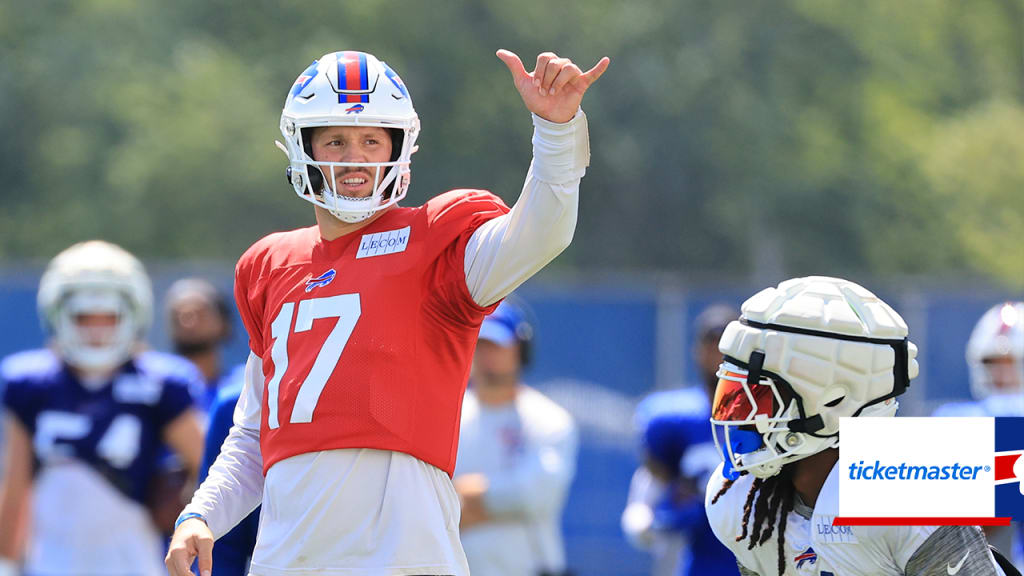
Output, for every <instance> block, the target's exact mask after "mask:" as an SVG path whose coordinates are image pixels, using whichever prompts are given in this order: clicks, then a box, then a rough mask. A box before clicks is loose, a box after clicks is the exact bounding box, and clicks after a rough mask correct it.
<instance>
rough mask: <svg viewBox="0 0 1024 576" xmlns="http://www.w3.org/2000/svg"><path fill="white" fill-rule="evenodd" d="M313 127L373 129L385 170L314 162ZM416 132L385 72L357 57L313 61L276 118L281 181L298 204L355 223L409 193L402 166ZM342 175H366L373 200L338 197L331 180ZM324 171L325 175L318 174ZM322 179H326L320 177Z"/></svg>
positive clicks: (401, 94) (404, 94)
mask: <svg viewBox="0 0 1024 576" xmlns="http://www.w3.org/2000/svg"><path fill="white" fill-rule="evenodd" d="M319 126H376V127H381V128H386V129H389V131H390V132H391V134H392V143H391V146H392V151H391V159H390V161H388V162H315V161H314V160H313V158H312V146H311V133H312V131H313V129H314V128H316V127H319ZM419 132H420V121H419V117H417V116H416V110H414V109H413V107H412V98H411V97H410V96H409V91H408V90H407V89H406V87H405V83H403V82H402V79H401V78H399V77H398V74H396V73H395V71H394V70H392V69H391V68H390V67H389V66H388V65H387V64H385V63H384V62H382V61H380V60H378V59H377V58H376V57H374V56H373V55H372V54H366V53H365V52H354V51H344V52H333V53H330V54H325V55H324V56H321V57H320V59H319V60H316V61H314V62H313V63H312V64H310V65H309V67H308V68H306V70H305V71H304V72H303V73H302V74H300V75H299V77H298V78H297V79H296V80H295V84H293V85H292V88H291V90H290V91H289V93H288V98H287V99H286V100H285V103H284V110H283V111H282V112H281V134H282V135H283V136H284V144H283V145H282V144H280V143H278V146H279V147H281V148H282V149H283V150H284V151H285V153H286V154H287V155H288V160H289V161H290V166H289V167H288V181H289V182H290V183H291V184H292V187H293V188H294V189H295V193H296V194H298V195H299V197H300V198H302V199H304V200H308V201H309V202H312V203H313V204H315V205H317V206H320V207H321V208H324V209H326V210H329V211H330V212H331V214H333V215H334V216H335V217H336V218H338V219H339V220H342V221H344V222H360V221H362V220H365V219H367V218H369V217H370V216H372V215H373V214H374V213H375V212H377V211H378V210H382V209H384V208H387V207H389V206H391V205H393V204H396V203H397V202H398V201H399V200H401V199H402V198H404V197H405V194H406V191H407V190H408V189H409V176H410V171H409V165H410V157H411V156H412V153H413V152H415V151H416V137H417V136H418V135H419ZM349 167H361V168H366V169H367V170H368V171H369V173H370V174H374V186H373V194H372V195H371V196H368V197H366V198H354V197H350V196H344V195H342V194H340V193H338V191H337V190H336V184H335V178H334V177H333V176H334V174H333V172H334V171H335V170H339V169H342V170H343V169H345V168H349ZM326 169H330V170H331V172H332V174H330V175H326V174H324V173H323V172H322V170H326ZM325 176H326V177H325Z"/></svg>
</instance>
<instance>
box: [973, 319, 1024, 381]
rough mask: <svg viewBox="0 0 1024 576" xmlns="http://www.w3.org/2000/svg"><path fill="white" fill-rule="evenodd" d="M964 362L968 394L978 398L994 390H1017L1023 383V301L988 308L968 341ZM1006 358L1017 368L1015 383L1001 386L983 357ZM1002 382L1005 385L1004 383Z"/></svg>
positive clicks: (988, 358) (986, 358)
mask: <svg viewBox="0 0 1024 576" xmlns="http://www.w3.org/2000/svg"><path fill="white" fill-rule="evenodd" d="M966 356H967V366H968V367H969V368H970V375H971V394H972V395H973V396H974V397H975V398H977V399H978V400H981V399H983V398H986V397H988V396H990V395H992V394H996V393H1008V392H1009V393H1019V392H1020V391H1021V390H1020V385H1021V383H1024V302H1005V303H1002V304H997V305H995V306H993V307H991V308H989V310H988V312H985V314H984V315H983V316H982V317H981V319H980V320H978V323H977V324H975V326H974V330H973V331H972V332H971V337H970V339H969V340H968V341H967V352H966ZM997 358H1008V359H1010V360H1011V361H1012V366H1011V367H1010V369H1011V370H1015V371H1016V376H1017V377H1018V379H1017V387H1016V388H1014V389H1009V390H1007V389H1003V387H1002V386H997V385H996V382H994V381H993V377H992V372H991V369H990V368H989V367H988V366H986V365H985V361H986V360H989V361H991V360H993V359H997ZM1004 386H1005V385H1004Z"/></svg>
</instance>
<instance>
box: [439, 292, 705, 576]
mask: <svg viewBox="0 0 1024 576" xmlns="http://www.w3.org/2000/svg"><path fill="white" fill-rule="evenodd" d="M532 338H533V327H532V326H531V324H530V323H529V322H528V321H527V320H526V317H525V316H524V314H523V309H522V307H521V306H519V305H517V304H515V303H513V302H511V301H509V300H506V301H505V302H503V303H502V304H501V305H500V306H498V308H497V309H496V310H495V311H494V312H493V313H492V314H490V315H489V316H487V317H486V318H485V319H484V321H483V324H481V326H480V337H479V340H478V342H477V346H476V352H475V353H474V355H473V368H472V374H471V377H470V388H469V389H468V390H467V392H466V397H465V400H464V402H463V406H462V426H461V429H460V439H459V457H458V462H457V464H456V466H455V477H454V479H453V482H454V484H455V491H456V492H457V493H458V495H459V500H460V502H461V504H462V520H461V529H462V546H463V548H464V549H465V551H466V558H467V559H468V560H469V568H470V571H471V573H472V574H473V576H514V575H516V576H518V575H529V576H535V575H536V576H540V575H547V576H556V575H562V574H566V562H565V549H564V546H563V543H562V529H561V517H562V508H563V506H564V505H565V500H566V497H567V495H568V492H569V485H570V484H571V483H572V479H573V475H574V474H575V471H576V453H577V449H578V444H579V439H578V434H577V431H576V425H575V423H574V422H573V419H572V416H570V415H569V413H568V412H566V411H565V410H564V409H563V408H562V407H561V406H559V405H557V404H555V403H554V402H553V401H551V400H550V399H548V398H547V397H546V396H544V395H543V394H541V393H540V392H538V391H537V390H534V389H533V388H530V387H529V386H526V385H525V384H523V383H522V379H521V375H522V370H523V368H524V367H526V366H528V365H529V362H530V353H531V346H532ZM705 424H706V422H705Z"/></svg>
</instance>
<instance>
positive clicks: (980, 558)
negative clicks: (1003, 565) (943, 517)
mask: <svg viewBox="0 0 1024 576" xmlns="http://www.w3.org/2000/svg"><path fill="white" fill-rule="evenodd" d="M958 566H959V568H958ZM954 571H955V572H954ZM947 573H950V574H952V573H959V574H971V575H972V576H1001V575H1002V573H1003V572H1002V570H1001V569H1000V568H999V566H998V565H997V564H996V560H995V558H993V557H992V553H991V552H989V549H988V543H987V542H986V541H985V535H984V534H983V533H982V532H981V528H978V527H977V526H942V527H940V528H938V529H937V530H935V531H934V532H932V534H931V535H930V536H928V539H927V540H925V541H924V543H923V544H921V546H919V547H918V548H917V550H915V551H914V552H913V555H912V556H911V557H910V560H909V561H908V562H907V565H906V569H905V570H904V574H906V576H926V575H931V574H947Z"/></svg>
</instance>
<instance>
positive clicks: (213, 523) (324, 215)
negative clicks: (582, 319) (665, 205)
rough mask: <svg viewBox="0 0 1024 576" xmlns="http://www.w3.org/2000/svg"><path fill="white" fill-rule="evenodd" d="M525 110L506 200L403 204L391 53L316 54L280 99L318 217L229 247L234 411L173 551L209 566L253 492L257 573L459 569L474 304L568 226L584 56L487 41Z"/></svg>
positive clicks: (532, 262)
mask: <svg viewBox="0 0 1024 576" xmlns="http://www.w3.org/2000/svg"><path fill="white" fill-rule="evenodd" d="M497 55H498V57H499V58H500V59H501V60H502V61H503V62H504V63H505V65H506V66H507V67H508V69H509V71H510V72H511V74H512V78H513V81H514V84H515V87H516V89H517V90H518V91H519V94H520V96H521V97H522V99H523V102H524V103H525V105H526V107H527V109H528V110H529V111H530V112H531V113H532V114H533V123H534V136H533V146H534V156H533V163H532V165H531V167H530V170H529V171H528V173H527V178H526V183H525V185H524V187H523V191H522V193H521V195H520V197H519V200H518V201H517V202H516V204H515V206H513V207H512V209H511V210H510V209H509V208H508V207H506V206H505V204H504V203H502V201H501V200H500V199H499V198H498V197H496V196H494V195H493V194H491V193H490V192H486V191H482V190H454V191H451V192H447V193H445V194H441V195H440V196H437V197H435V198H433V199H432V200H430V201H429V202H427V203H426V204H425V205H423V206H421V207H418V208H404V207H397V206H396V203H397V202H398V201H399V200H401V199H402V198H403V197H404V196H405V194H406V191H407V189H408V186H409V176H410V168H409V167H410V156H411V154H412V153H413V152H415V150H416V145H415V142H416V137H417V135H418V133H419V119H418V117H417V116H416V112H415V111H414V109H413V106H412V101H411V98H410V95H409V91H408V89H407V88H406V86H405V84H404V83H403V82H402V80H401V79H400V78H399V77H398V75H397V74H396V73H395V72H394V70H392V69H391V68H390V67H389V66H388V65H387V64H385V63H384V62H382V61H380V60H378V59H377V58H375V57H374V56H372V55H370V54H366V53H362V52H353V51H345V52H335V53H332V54H327V55H325V56H323V57H322V58H320V59H319V60H318V61H316V62H314V63H313V64H312V65H310V66H309V67H308V68H307V69H306V70H305V71H304V72H303V73H302V74H301V75H300V76H299V77H298V79H297V80H296V82H295V83H294V84H293V85H292V87H291V90H290V91H289V94H288V97H287V99H286V101H285V106H284V111H283V113H282V115H281V125H280V128H281V133H282V135H283V136H284V143H283V144H280V143H279V146H280V147H281V148H282V149H283V150H284V151H285V152H286V153H287V155H288V158H289V167H288V180H289V182H290V184H291V185H292V187H293V188H294V190H295V192H296V193H297V194H298V195H299V197H301V198H303V199H305V200H307V201H309V202H311V203H313V204H314V205H315V206H316V208H315V212H316V221H317V226H314V227H310V228H305V229H300V230H293V231H290V232H284V233H278V234H272V235H270V236H267V237H266V238H264V239H262V240H260V241H259V242H257V243H256V244H255V245H253V246H252V248H250V249H249V250H248V251H247V252H246V253H245V254H244V255H243V256H242V257H241V259H240V260H239V262H238V266H237V268H236V274H235V292H236V294H235V296H236V300H237V303H238V308H239V312H240V314H241V316H242V319H243V321H244V323H245V326H246V329H247V331H248V333H249V345H250V348H251V350H252V354H251V355H250V357H249V361H248V364H247V369H246V372H247V375H246V384H245V389H244V391H243V393H242V396H241V398H240V400H239V403H238V407H237V409H236V412H235V426H234V427H233V428H232V430H231V433H230V434H229V436H228V438H227V439H226V440H225V442H224V444H223V446H222V448H221V453H220V456H219V457H218V458H217V461H216V462H215V463H214V465H213V466H212V467H211V469H210V473H209V476H208V478H207V480H206V481H205V482H204V483H203V485H202V486H201V487H200V488H199V490H198V491H197V492H196V495H195V497H194V498H193V500H192V502H191V503H190V504H189V505H188V506H187V507H186V508H185V510H184V511H183V512H182V514H181V516H179V519H178V523H177V524H178V526H177V529H176V531H175V534H174V538H173V540H172V542H171V546H170V550H169V552H168V555H167V559H166V564H167V568H168V571H169V573H170V574H171V576H186V575H187V574H188V571H189V565H190V564H191V562H192V561H193V559H194V558H196V557H198V559H199V569H200V573H201V575H202V576H209V574H210V571H211V569H212V567H211V560H210V558H211V550H212V547H213V545H214V539H215V538H216V537H219V536H220V535H222V534H224V533H226V532H227V531H228V530H229V529H230V528H231V527H232V526H233V525H234V524H235V523H237V522H238V521H239V520H241V519H242V518H243V517H245V516H246V515H247V514H248V513H249V512H250V511H251V510H253V509H254V508H255V507H256V506H257V505H259V504H261V503H262V505H263V509H262V513H261V518H260V529H259V536H258V539H257V543H256V548H255V550H254V551H253V556H252V562H251V566H250V569H249V571H250V574H253V575H256V576H284V575H285V574H287V575H288V576H303V575H306V574H310V575H312V574H318V575H328V576H330V575H335V574H337V575H341V574H345V575H360V574H367V575H370V574H372V575H375V576H391V575H394V576H399V575H402V576H407V575H452V576H465V575H468V574H469V570H468V568H467V566H466V558H465V554H464V553H463V550H462V546H461V544H460V542H459V532H458V530H459V504H458V497H457V496H456V494H455V491H454V489H453V487H452V483H451V474H452V471H453V468H454V465H455V455H456V448H457V446H458V431H459V414H460V410H461V401H462V396H463V391H464V388H465V384H466V380H467V376H468V373H469V366H470V361H471V359H472V354H473V348H474V345H475V344H476V338H477V332H478V330H479V327H480V323H481V321H482V319H483V317H484V316H485V315H486V314H488V313H489V312H491V311H492V310H494V308H495V306H496V305H497V304H498V302H499V301H500V300H501V299H502V298H503V297H504V296H505V295H507V294H508V293H510V292H511V291H512V290H513V289H515V288H516V287H517V286H519V285H520V284H521V283H522V282H524V281H525V280H526V279H527V278H529V277H530V276H532V275H533V274H534V273H536V272H537V271H538V270H540V269H541V268H542V267H543V266H544V265H545V264H547V263H548V262H550V261H551V260H552V259H553V258H554V257H555V256H557V255H558V254H559V253H560V252H561V251H562V250H563V249H565V247H566V246H568V244H569V242H570V241H571V239H572V235H573V231H574V228H575V224H576V211H577V203H578V194H579V182H580V178H582V176H583V174H584V172H585V170H586V167H587V165H588V162H589V143H588V136H587V124H586V117H585V116H584V114H583V112H582V110H581V109H580V103H581V101H582V98H583V94H584V93H585V92H586V90H587V89H588V88H589V87H590V85H591V84H592V83H593V82H594V81H596V80H597V79H598V78H599V77H600V76H601V74H603V73H604V71H605V70H606V69H607V67H608V59H607V58H603V59H601V61H599V62H598V63H597V64H596V65H595V66H594V67H593V68H592V69H590V70H588V71H586V72H583V71H582V70H580V68H579V67H577V66H576V65H575V64H573V63H572V61H570V60H569V59H567V58H560V57H558V56H556V55H555V54H552V53H544V54H541V55H539V56H538V57H537V62H536V66H535V68H534V70H533V72H527V71H526V69H525V68H524V66H523V64H522V62H521V61H520V59H519V57H518V56H516V55H515V54H513V53H512V52H508V51H505V50H500V51H498V53H497Z"/></svg>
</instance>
